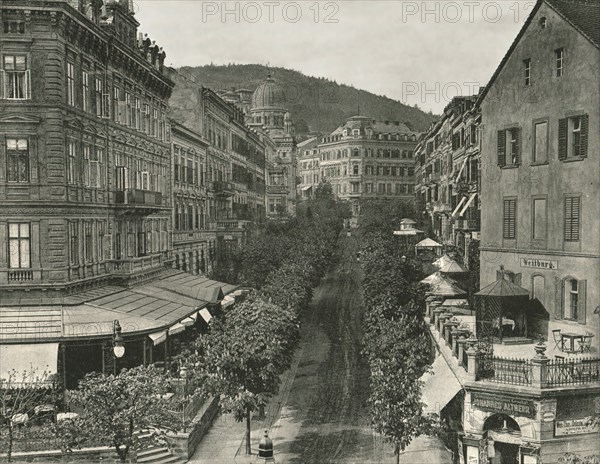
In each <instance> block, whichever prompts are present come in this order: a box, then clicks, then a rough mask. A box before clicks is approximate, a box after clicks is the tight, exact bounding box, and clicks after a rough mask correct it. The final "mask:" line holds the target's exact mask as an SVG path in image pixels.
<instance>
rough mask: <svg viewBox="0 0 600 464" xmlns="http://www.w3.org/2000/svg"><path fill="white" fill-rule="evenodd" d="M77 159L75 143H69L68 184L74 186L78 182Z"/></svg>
mask: <svg viewBox="0 0 600 464" xmlns="http://www.w3.org/2000/svg"><path fill="white" fill-rule="evenodd" d="M75 159H76V145H75V142H69V143H68V144H67V182H68V183H69V184H74V183H75V182H76V180H77V176H76V175H75V172H76V171H75Z"/></svg>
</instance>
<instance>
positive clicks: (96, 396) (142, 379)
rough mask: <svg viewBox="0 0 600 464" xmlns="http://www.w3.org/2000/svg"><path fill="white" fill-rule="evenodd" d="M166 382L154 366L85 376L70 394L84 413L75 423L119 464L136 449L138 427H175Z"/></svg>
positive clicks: (175, 417)
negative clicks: (110, 449) (109, 449)
mask: <svg viewBox="0 0 600 464" xmlns="http://www.w3.org/2000/svg"><path fill="white" fill-rule="evenodd" d="M166 385H167V379H166V378H165V375H164V374H163V373H162V371H159V370H157V369H155V368H154V367H153V366H150V367H144V366H138V367H135V368H133V369H123V370H122V371H121V372H120V373H119V374H118V375H116V376H114V375H109V376H105V375H102V374H99V373H96V372H93V373H90V374H87V375H86V376H85V378H84V379H83V380H81V381H80V383H79V388H78V389H77V390H76V391H74V392H73V393H72V398H73V402H74V403H76V404H77V405H78V406H80V407H81V409H82V410H83V412H82V414H81V415H80V417H79V419H78V420H77V423H78V424H79V428H80V430H82V431H85V433H87V434H89V435H91V436H93V437H95V438H96V439H98V440H100V441H101V442H104V443H105V445H106V446H114V448H115V450H116V452H117V454H118V455H119V458H120V459H121V462H125V461H126V459H127V456H128V455H129V451H130V450H131V449H132V448H134V449H135V448H137V447H138V446H139V441H138V439H137V437H136V436H135V435H134V431H135V430H136V429H139V428H142V429H143V428H149V427H158V428H175V427H177V425H178V424H179V418H178V414H176V413H175V412H173V411H171V409H176V407H175V405H173V404H172V403H171V402H169V400H168V399H166V398H165V396H164V395H165V393H166Z"/></svg>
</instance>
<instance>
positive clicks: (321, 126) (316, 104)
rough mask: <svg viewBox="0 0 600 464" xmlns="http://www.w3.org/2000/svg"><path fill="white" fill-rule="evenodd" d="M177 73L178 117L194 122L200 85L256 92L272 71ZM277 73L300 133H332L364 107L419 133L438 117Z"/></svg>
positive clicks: (241, 68) (237, 68) (240, 68)
mask: <svg viewBox="0 0 600 464" xmlns="http://www.w3.org/2000/svg"><path fill="white" fill-rule="evenodd" d="M176 71H177V72H171V73H170V74H171V78H172V79H173V80H174V81H175V82H176V84H177V85H176V87H175V90H174V93H173V96H172V97H171V101H170V103H171V106H172V108H173V117H174V118H175V119H176V120H178V121H180V122H184V123H186V124H187V125H191V126H195V125H196V123H197V121H196V118H197V115H195V114H194V112H193V111H192V110H193V108H194V106H195V102H196V101H197V94H196V90H195V89H196V88H197V87H198V86H199V85H200V84H201V85H203V86H205V87H210V88H211V89H213V90H230V89H232V88H236V89H240V88H246V89H250V90H254V89H255V88H256V87H257V86H258V85H259V84H260V83H261V82H263V81H264V80H265V78H266V73H267V71H266V69H265V67H264V66H260V65H229V66H214V65H207V66H201V67H182V68H179V69H178V70H176ZM271 72H272V73H273V78H274V79H275V80H276V81H277V82H278V83H279V84H280V85H282V87H283V89H284V93H285V95H286V100H287V106H288V110H289V111H290V112H291V114H292V118H293V119H294V121H295V123H296V128H297V131H298V133H299V134H303V133H306V132H307V131H308V130H310V131H311V132H320V133H326V132H329V131H332V130H333V129H335V128H336V127H338V126H339V125H340V123H341V122H342V121H343V120H344V119H345V118H347V117H349V116H352V115H355V114H356V113H357V111H358V108H359V105H360V114H363V115H365V116H370V117H373V118H375V119H379V120H393V121H402V122H407V123H408V125H409V126H410V127H412V128H413V129H415V130H417V131H424V130H426V129H427V128H428V127H429V124H430V122H431V121H433V120H434V119H435V116H434V115H432V114H427V113H425V112H423V111H421V110H420V109H419V108H416V107H411V106H407V105H403V104H402V103H400V102H398V101H396V100H392V99H390V98H387V97H383V96H378V95H374V94H372V93H370V92H367V91H365V90H359V89H355V88H353V87H350V86H347V85H340V84H337V83H336V82H333V81H330V80H327V79H323V78H315V77H309V76H305V75H304V74H302V73H300V72H298V71H293V70H290V69H285V68H271ZM304 123H306V124H304Z"/></svg>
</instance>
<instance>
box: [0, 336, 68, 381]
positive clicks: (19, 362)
mask: <svg viewBox="0 0 600 464" xmlns="http://www.w3.org/2000/svg"><path fill="white" fill-rule="evenodd" d="M57 362H58V343H30V344H23V345H0V379H1V380H8V378H9V375H10V374H11V373H12V372H13V371H14V372H15V374H14V375H13V377H12V380H13V381H14V382H24V383H31V382H34V381H35V380H36V378H41V377H43V376H44V373H45V374H46V376H45V379H44V380H48V377H49V376H50V375H52V374H56V372H57ZM23 373H26V374H25V376H24V375H23Z"/></svg>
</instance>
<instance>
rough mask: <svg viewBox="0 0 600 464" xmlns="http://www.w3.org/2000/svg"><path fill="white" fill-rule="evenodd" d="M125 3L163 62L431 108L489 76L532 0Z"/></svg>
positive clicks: (157, 0)
mask: <svg viewBox="0 0 600 464" xmlns="http://www.w3.org/2000/svg"><path fill="white" fill-rule="evenodd" d="M134 1H135V9H136V11H137V13H136V18H137V20H138V21H139V22H140V23H141V26H140V31H141V32H144V33H147V34H148V36H149V37H150V38H151V39H152V40H155V41H156V43H157V44H158V45H160V46H162V47H163V48H164V50H165V52H166V53H167V58H166V64H167V65H169V66H174V67H180V66H201V65H206V64H210V63H214V64H228V63H236V64H263V65H267V64H269V65H270V66H273V67H284V68H291V69H295V70H297V71H300V72H302V73H304V74H306V75H310V76H315V77H324V78H328V79H331V80H335V81H337V82H338V83H343V84H348V85H353V86H354V87H355V88H360V89H364V90H368V91H370V92H373V93H375V94H377V95H386V96H388V97H390V98H394V99H396V100H399V101H402V102H403V103H406V104H408V105H415V104H416V105H418V106H419V107H420V108H422V109H423V110H425V111H432V112H433V113H435V114H440V113H441V112H442V111H443V109H444V107H445V106H446V104H447V103H448V102H449V101H450V100H451V99H452V97H454V96H455V95H458V94H460V95H468V94H472V93H475V92H477V88H478V86H484V85H485V84H486V83H487V82H488V80H489V79H490V77H491V76H492V74H493V72H494V70H495V69H496V67H497V66H498V64H499V63H500V60H501V59H502V57H503V56H504V54H505V53H506V51H507V50H508V48H509V46H510V44H511V43H512V41H513V39H514V38H515V37H516V35H517V33H518V31H519V29H520V28H521V26H522V24H523V22H524V21H525V19H526V18H527V15H528V14H529V12H530V11H531V9H532V8H533V6H534V3H535V2H534V1H529V0H514V1H513V0H498V1H456V2H455V1H450V0H447V1H434V0H430V1H409V0H342V1H326V0H324V1H314V0H299V1H296V2H294V1H269V0H266V1H227V2H222V1H202V0H134ZM275 78H276V76H275Z"/></svg>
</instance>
